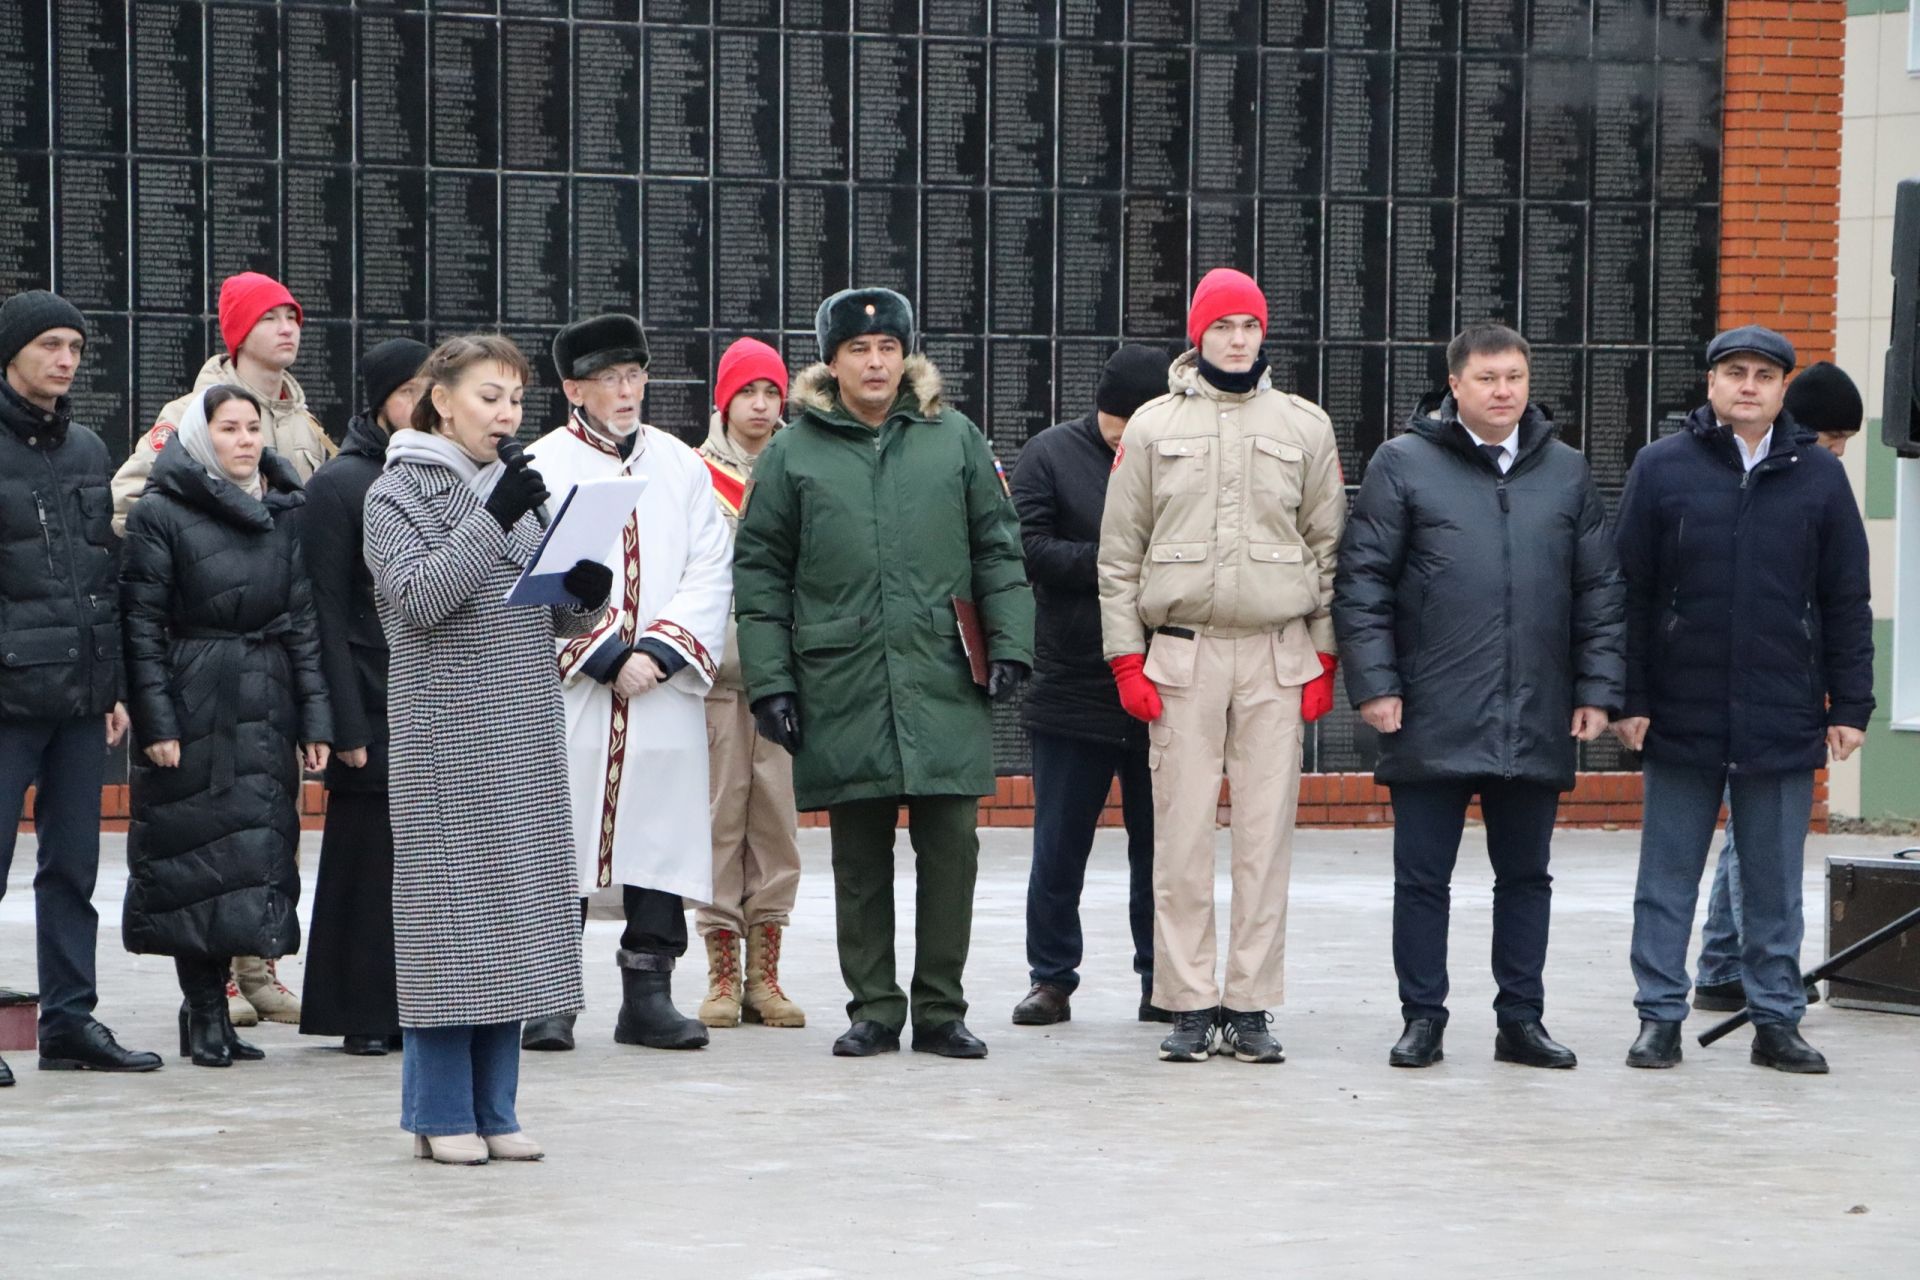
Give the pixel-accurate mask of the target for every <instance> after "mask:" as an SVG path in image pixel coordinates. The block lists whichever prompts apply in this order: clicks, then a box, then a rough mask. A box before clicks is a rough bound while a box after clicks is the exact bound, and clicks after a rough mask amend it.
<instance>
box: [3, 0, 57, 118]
mask: <svg viewBox="0 0 1920 1280" xmlns="http://www.w3.org/2000/svg"><path fill="white" fill-rule="evenodd" d="M48 71H49V66H48V61H47V9H46V6H45V5H44V4H40V3H32V2H29V3H24V4H18V5H11V6H8V7H5V8H0V149H3V150H6V151H39V150H42V149H43V148H45V147H46V145H47V103H48V102H49V101H50V86H51V84H52V80H51V78H50V76H49V74H48Z"/></svg>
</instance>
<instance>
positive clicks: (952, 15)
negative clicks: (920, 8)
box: [926, 0, 987, 36]
mask: <svg viewBox="0 0 1920 1280" xmlns="http://www.w3.org/2000/svg"><path fill="white" fill-rule="evenodd" d="M926 10H927V11H926V30H927V34H928V35H930V36H984V35H985V34H987V0H926Z"/></svg>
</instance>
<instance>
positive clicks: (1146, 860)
mask: <svg viewBox="0 0 1920 1280" xmlns="http://www.w3.org/2000/svg"><path fill="white" fill-rule="evenodd" d="M1115 774H1118V775H1119V777H1120V812H1121V816H1122V818H1123V819H1124V821H1125V822H1126V828H1127V923H1128V925H1129V927H1130V928H1131V930H1132V933H1133V971H1134V972H1135V973H1137V974H1139V975H1140V994H1141V997H1142V998H1143V999H1144V998H1145V997H1146V996H1147V995H1148V994H1149V993H1150V992H1151V991H1152V990H1153V774H1152V772H1151V771H1149V770H1148V768H1147V749H1146V747H1144V746H1142V747H1139V748H1137V749H1135V750H1131V751H1129V750H1128V749H1127V748H1126V747H1124V746H1109V745H1106V744H1103V743H1099V742H1088V741H1083V740H1081V739H1077V738H1066V737H1059V736H1056V735H1054V734H1050V733H1035V734H1034V735H1033V867H1032V870H1031V871H1030V872H1029V873H1028V876H1027V964H1028V966H1029V975H1030V978H1031V980H1032V981H1034V982H1049V983H1052V984H1053V985H1054V986H1056V987H1059V988H1061V989H1062V990H1064V991H1067V992H1072V991H1073V990H1074V989H1075V988H1076V987H1078V986H1079V985H1080V960H1081V956H1082V951H1083V947H1084V941H1083V938H1082V935H1081V932H1080V891H1081V890H1082V889H1083V888H1084V887H1085V886H1086V882H1087V859H1088V858H1089V857H1090V856H1091V855H1092V853H1093V835H1094V829H1095V828H1096V827H1097V826H1098V825H1099V823H1100V811H1101V810H1102V809H1103V808H1105V807H1106V803H1107V791H1108V789H1109V788H1110V787H1112V786H1113V779H1114V775H1115Z"/></svg>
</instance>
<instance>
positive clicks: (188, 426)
mask: <svg viewBox="0 0 1920 1280" xmlns="http://www.w3.org/2000/svg"><path fill="white" fill-rule="evenodd" d="M214 390H215V388H213V387H208V388H207V389H206V391H203V392H201V393H200V394H199V395H197V396H194V397H193V398H192V399H191V400H189V401H187V409H186V412H185V413H182V414H181V415H180V422H179V424H178V425H177V426H175V427H174V429H173V443H174V444H177V445H179V446H180V447H181V448H182V449H185V450H186V451H187V456H188V457H189V458H192V459H193V460H194V461H195V462H197V463H199V464H200V465H201V466H202V467H204V468H206V472H207V474H208V475H209V476H211V477H213V478H214V479H215V480H224V481H226V482H227V483H228V484H230V485H232V486H233V487H234V488H236V489H238V490H239V491H240V492H242V493H244V494H246V495H247V496H248V497H249V498H256V499H257V498H259V497H260V496H261V495H262V494H264V493H265V492H266V483H265V481H264V480H262V479H261V476H260V470H259V468H258V467H256V468H255V469H254V472H253V478H252V479H251V480H249V481H247V483H245V484H241V483H240V482H239V481H238V480H235V479H234V478H233V477H232V476H230V475H228V474H227V472H226V468H224V467H222V466H221V465H220V459H219V457H218V456H216V455H215V453H214V452H213V428H211V427H209V426H208V425H207V396H208V395H209V394H210V393H212V392H213V391H214ZM264 454H265V451H264V450H262V455H263V459H264Z"/></svg>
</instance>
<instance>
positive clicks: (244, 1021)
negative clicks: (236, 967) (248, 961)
mask: <svg viewBox="0 0 1920 1280" xmlns="http://www.w3.org/2000/svg"><path fill="white" fill-rule="evenodd" d="M227 1021H228V1022H231V1023H232V1024H233V1025H234V1026H236V1027H251V1026H256V1025H258V1024H259V1021H260V1011H259V1010H258V1009H255V1008H254V1007H253V1005H252V1004H250V1003H249V1002H248V1000H247V998H246V997H245V996H243V995H241V994H240V987H239V984H237V983H235V982H234V980H233V975H232V974H231V973H229V974H228V975H227Z"/></svg>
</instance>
